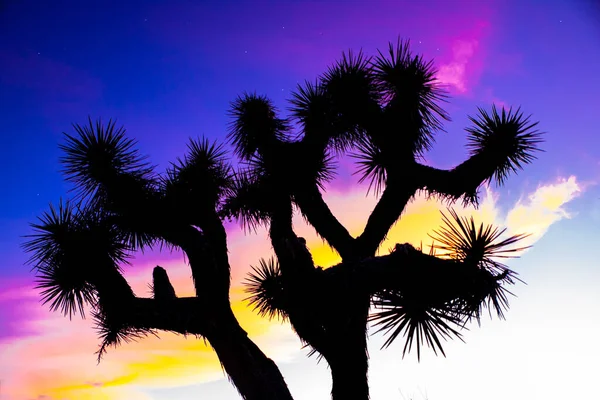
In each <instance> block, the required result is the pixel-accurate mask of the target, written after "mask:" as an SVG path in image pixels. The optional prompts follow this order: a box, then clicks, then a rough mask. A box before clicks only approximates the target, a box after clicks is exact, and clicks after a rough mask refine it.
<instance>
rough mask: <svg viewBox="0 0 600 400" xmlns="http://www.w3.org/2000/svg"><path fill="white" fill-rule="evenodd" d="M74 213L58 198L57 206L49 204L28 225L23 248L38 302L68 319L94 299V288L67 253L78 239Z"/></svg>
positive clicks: (81, 311) (73, 258)
mask: <svg viewBox="0 0 600 400" xmlns="http://www.w3.org/2000/svg"><path fill="white" fill-rule="evenodd" d="M74 213H75V211H74V210H73V207H72V205H71V204H70V203H68V202H66V203H63V202H62V201H61V202H60V203H59V205H58V208H57V207H54V206H52V205H51V206H50V210H49V211H46V212H44V213H43V214H42V216H41V217H39V222H38V223H34V224H31V226H32V228H33V229H34V233H33V234H32V235H28V236H27V237H28V238H29V240H28V241H26V242H25V243H24V244H23V248H24V249H25V251H26V252H27V253H31V257H30V259H29V261H28V262H29V263H31V264H32V265H33V269H34V270H35V271H36V275H37V277H36V280H37V286H36V288H37V289H41V297H42V303H44V304H50V309H51V310H52V311H60V312H61V313H63V314H64V315H68V316H69V318H72V316H73V315H74V314H76V313H79V314H80V315H81V317H82V318H84V317H85V312H84V308H85V306H86V305H88V306H89V305H92V304H93V303H94V302H95V290H94V287H93V286H92V285H90V284H89V283H88V282H87V280H86V275H85V271H84V269H83V268H82V265H80V262H79V261H78V260H77V259H76V257H73V255H74V254H72V253H70V252H69V251H70V250H71V251H72V250H73V248H74V246H73V245H74V244H76V243H77V241H78V238H77V234H78V227H77V222H76V221H75V220H74ZM75 255H76V254H75Z"/></svg>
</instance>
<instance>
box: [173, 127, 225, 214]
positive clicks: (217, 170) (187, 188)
mask: <svg viewBox="0 0 600 400" xmlns="http://www.w3.org/2000/svg"><path fill="white" fill-rule="evenodd" d="M232 186H233V171H232V169H231V166H230V165H229V163H228V162H227V152H226V151H225V148H224V146H223V145H219V144H217V143H215V142H213V143H211V142H209V141H208V139H206V138H202V139H198V140H190V142H189V143H188V151H187V154H186V155H185V157H184V158H183V159H178V160H177V161H176V162H174V163H172V164H171V167H170V168H169V169H168V170H167V176H166V178H165V179H164V182H163V191H164V195H165V197H166V200H167V201H168V203H169V205H170V209H171V211H172V212H175V213H177V214H182V216H184V217H186V216H187V217H189V216H190V215H197V214H199V213H202V212H205V211H206V210H214V209H215V208H216V207H218V206H219V205H220V203H221V201H222V200H223V199H224V198H225V197H226V196H229V195H230V194H231V190H232Z"/></svg>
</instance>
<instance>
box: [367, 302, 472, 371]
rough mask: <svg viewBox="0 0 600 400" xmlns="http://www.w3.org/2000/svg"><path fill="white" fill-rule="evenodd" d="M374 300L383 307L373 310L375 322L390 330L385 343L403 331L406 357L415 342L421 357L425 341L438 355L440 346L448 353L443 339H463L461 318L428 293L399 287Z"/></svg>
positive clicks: (372, 317)
mask: <svg viewBox="0 0 600 400" xmlns="http://www.w3.org/2000/svg"><path fill="white" fill-rule="evenodd" d="M373 304H374V306H375V307H376V308H378V309H381V310H382V311H379V312H376V313H374V314H372V315H371V316H370V321H372V322H375V324H374V326H376V327H379V331H384V332H385V333H386V334H388V337H387V339H386V341H385V343H384V345H383V347H388V346H389V345H390V344H391V343H392V342H393V341H394V340H396V339H397V338H398V337H400V335H402V337H404V338H405V344H404V349H403V354H402V355H403V357H404V356H405V355H406V354H407V353H408V352H410V351H411V350H412V346H413V344H415V347H416V350H417V358H418V359H419V360H420V358H421V348H422V347H423V346H424V345H426V346H427V347H429V348H431V349H432V350H433V352H434V353H435V354H436V355H437V351H438V350H439V351H440V352H441V353H442V354H443V355H444V356H445V355H446V354H445V353H444V349H443V347H442V340H448V339H451V338H453V337H457V338H459V339H461V340H462V338H461V334H460V332H459V331H458V329H460V322H461V320H460V318H459V317H458V316H457V315H456V313H455V312H454V309H453V307H452V306H451V305H446V304H442V305H441V306H436V305H432V304H429V303H428V299H427V298H426V295H425V296H423V295H422V294H421V295H419V294H418V293H411V294H408V295H407V294H406V293H405V292H402V291H397V290H390V291H385V292H383V293H381V294H380V295H379V296H378V297H377V298H375V299H374V301H373Z"/></svg>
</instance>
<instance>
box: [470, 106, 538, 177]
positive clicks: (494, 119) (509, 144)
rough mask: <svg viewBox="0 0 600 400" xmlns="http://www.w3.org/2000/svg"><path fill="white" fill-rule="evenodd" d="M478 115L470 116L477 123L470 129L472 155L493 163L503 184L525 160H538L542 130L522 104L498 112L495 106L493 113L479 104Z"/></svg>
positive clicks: (496, 174)
mask: <svg viewBox="0 0 600 400" xmlns="http://www.w3.org/2000/svg"><path fill="white" fill-rule="evenodd" d="M478 111H479V114H478V115H477V116H476V117H469V119H470V120H471V122H472V123H473V124H474V126H473V127H470V128H467V132H469V137H468V144H467V147H468V148H469V149H470V153H471V155H480V156H481V157H482V158H485V159H487V160H488V162H490V163H492V165H493V167H494V168H493V170H494V173H493V176H490V177H489V178H488V179H491V178H492V177H493V178H494V179H495V181H496V182H497V183H498V184H499V185H502V184H503V183H504V182H505V181H506V178H507V177H508V175H510V173H516V172H518V171H519V170H520V169H522V168H523V166H524V165H525V164H529V163H531V162H532V161H533V160H535V158H536V157H535V152H537V151H541V150H540V149H539V147H538V145H539V144H540V143H542V141H543V140H542V138H541V135H542V132H540V131H539V130H537V129H536V127H537V125H538V123H537V122H532V121H531V116H525V115H524V114H523V112H522V111H521V109H520V108H517V109H516V110H514V111H513V109H512V107H511V108H509V109H508V110H506V109H505V108H504V107H502V111H501V112H498V109H497V108H496V106H495V105H494V106H492V111H491V113H488V112H487V111H486V110H484V109H482V108H478Z"/></svg>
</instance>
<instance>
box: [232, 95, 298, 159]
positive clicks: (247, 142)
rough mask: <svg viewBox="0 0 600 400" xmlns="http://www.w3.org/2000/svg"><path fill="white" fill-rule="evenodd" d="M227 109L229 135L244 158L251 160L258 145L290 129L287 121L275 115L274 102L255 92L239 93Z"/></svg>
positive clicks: (276, 138)
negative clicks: (228, 110) (229, 119)
mask: <svg viewBox="0 0 600 400" xmlns="http://www.w3.org/2000/svg"><path fill="white" fill-rule="evenodd" d="M229 113H230V116H231V117H232V122H231V124H230V126H229V134H228V138H229V140H230V141H231V143H232V144H233V146H234V148H235V152H236V154H237V155H238V156H239V157H240V158H242V159H243V160H250V159H251V158H252V157H253V156H254V155H255V154H256V152H257V151H258V150H259V148H261V147H265V146H270V145H272V144H273V143H276V142H277V141H283V140H285V139H286V136H287V135H288V133H289V131H290V127H289V124H288V122H287V121H286V120H284V119H280V118H278V117H277V115H276V114H277V110H276V108H275V106H274V105H273V103H272V102H271V101H270V100H269V99H268V98H267V97H265V96H259V95H257V94H255V93H254V94H250V93H245V94H243V95H242V96H240V97H238V98H237V99H236V100H235V101H233V103H232V104H231V109H230V112H229Z"/></svg>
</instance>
